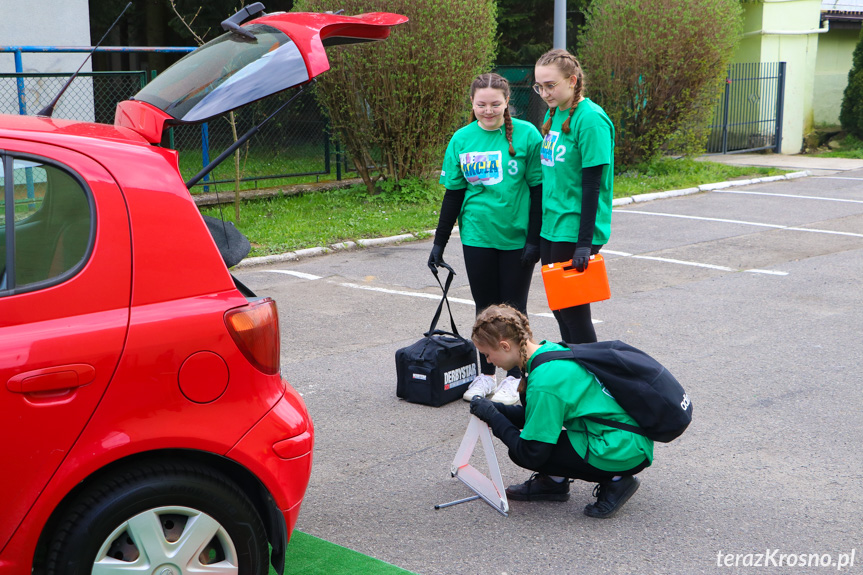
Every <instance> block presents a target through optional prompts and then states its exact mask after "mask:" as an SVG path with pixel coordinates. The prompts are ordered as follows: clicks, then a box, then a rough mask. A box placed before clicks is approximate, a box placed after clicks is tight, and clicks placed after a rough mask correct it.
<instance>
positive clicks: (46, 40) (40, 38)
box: [0, 0, 92, 119]
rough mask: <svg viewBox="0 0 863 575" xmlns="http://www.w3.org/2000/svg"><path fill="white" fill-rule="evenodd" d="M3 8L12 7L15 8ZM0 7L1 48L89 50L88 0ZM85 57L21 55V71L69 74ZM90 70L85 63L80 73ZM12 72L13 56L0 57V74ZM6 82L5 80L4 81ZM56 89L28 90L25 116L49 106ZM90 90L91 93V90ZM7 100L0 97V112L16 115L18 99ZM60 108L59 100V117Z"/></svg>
mask: <svg viewBox="0 0 863 575" xmlns="http://www.w3.org/2000/svg"><path fill="white" fill-rule="evenodd" d="M6 4H10V5H12V4H15V7H14V8H12V7H11V6H6ZM0 7H2V18H0V38H2V44H3V45H4V46H76V47H80V46H90V12H89V8H88V5H87V0H27V2H17V3H13V2H12V0H2V1H0ZM34 15H38V17H34ZM86 56H87V55H86V54H83V53H44V54H26V53H25V54H22V55H21V60H22V65H23V66H22V71H23V72H29V73H34V72H68V73H72V72H74V71H75V70H77V69H78V67H79V66H80V65H81V63H82V62H83V61H84V58H86ZM90 70H91V68H90V66H89V62H88V63H87V64H86V65H85V66H84V68H82V70H81V71H82V72H89V71H90ZM13 72H15V56H14V54H12V53H9V52H3V53H0V73H13ZM5 82H8V80H4V83H5ZM56 86H57V83H56V82H40V85H39V86H37V87H34V88H33V89H32V90H30V89H28V92H27V112H28V113H30V114H33V113H35V112H36V111H38V110H39V109H41V108H42V107H43V106H44V105H46V104H47V103H48V102H50V100H51V99H52V98H53V97H54V95H55V94H56V92H54V90H55V88H56ZM40 88H42V89H40ZM90 90H91V93H92V88H91V89H90ZM49 92H51V93H49ZM91 99H92V98H91ZM9 100H10V98H9V95H8V94H5V93H4V94H3V95H2V97H0V112H3V113H13V114H16V113H18V104H17V98H12V100H13V102H12V103H10V101H9ZM62 106H63V101H62V100H61V102H60V104H59V106H58V108H57V112H58V113H59V112H61V108H62ZM81 119H84V118H81Z"/></svg>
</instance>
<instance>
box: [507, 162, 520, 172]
mask: <svg viewBox="0 0 863 575" xmlns="http://www.w3.org/2000/svg"><path fill="white" fill-rule="evenodd" d="M507 164H508V165H509V169H508V170H507V173H508V174H509V175H510V176H514V175H516V174H517V173H518V162H517V161H515V160H510V161H509V162H508V163H507Z"/></svg>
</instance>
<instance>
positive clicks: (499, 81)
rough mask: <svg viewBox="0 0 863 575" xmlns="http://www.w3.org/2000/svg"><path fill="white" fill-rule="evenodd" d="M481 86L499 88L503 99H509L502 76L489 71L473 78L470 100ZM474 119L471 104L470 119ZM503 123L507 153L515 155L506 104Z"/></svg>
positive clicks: (474, 115) (510, 122) (507, 86)
mask: <svg viewBox="0 0 863 575" xmlns="http://www.w3.org/2000/svg"><path fill="white" fill-rule="evenodd" d="M483 88H491V89H493V90H500V91H501V92H503V99H504V100H507V101H509V92H510V90H509V82H507V80H506V78H504V77H503V76H501V75H499V74H494V73H491V72H489V73H487V74H480V75H479V76H477V77H476V78H474V80H473V82H472V83H471V85H470V99H471V101H473V96H474V94H476V91H477V90H481V89H483ZM474 120H476V114H475V113H474V111H473V106H471V109H470V121H471V122H473V121H474ZM503 125H504V128H505V134H506V140H507V141H508V142H509V155H510V156H515V148H514V147H513V145H512V116H511V115H510V113H509V106H508V105H507V107H506V110H504V111H503Z"/></svg>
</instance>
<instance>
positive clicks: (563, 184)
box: [540, 98, 614, 245]
mask: <svg viewBox="0 0 863 575" xmlns="http://www.w3.org/2000/svg"><path fill="white" fill-rule="evenodd" d="M548 114H549V112H546V116H545V117H546V120H547V119H548ZM568 115H569V110H561V109H560V108H558V109H557V110H556V111H555V113H554V118H552V122H551V129H550V130H549V132H548V134H546V135H545V138H544V139H543V141H542V152H541V156H542V231H541V232H540V235H541V236H542V237H544V238H545V239H547V240H551V241H553V242H576V241H578V226H579V224H580V222H581V170H582V168H590V167H593V166H602V165H604V164H605V167H604V168H603V169H602V182H601V184H600V186H599V207H598V209H597V212H596V226H595V228H594V231H593V243H594V244H598V245H603V244H607V243H608V236H609V235H610V234H611V200H612V194H613V188H614V125H613V124H612V123H611V120H610V119H609V118H608V115H606V113H605V111H604V110H603V109H602V108H600V107H599V106H597V105H596V104H594V103H593V102H592V101H591V100H590V98H585V99H584V100H582V101H581V102H580V103H579V104H578V107H577V108H576V109H575V112H574V113H573V114H572V119H571V120H570V121H569V129H570V131H569V133H568V134H564V133H563V130H561V126H563V123H564V121H566V118H567V116H568Z"/></svg>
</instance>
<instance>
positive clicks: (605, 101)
mask: <svg viewBox="0 0 863 575" xmlns="http://www.w3.org/2000/svg"><path fill="white" fill-rule="evenodd" d="M741 14H742V10H741V7H740V4H739V2H738V0H593V2H592V3H591V5H590V7H589V8H588V10H587V13H586V18H585V29H584V30H583V33H582V35H581V43H580V44H581V45H580V49H579V52H578V56H579V59H580V61H581V63H582V66H583V67H584V69H585V73H586V76H587V81H586V87H587V95H588V96H589V97H590V98H591V99H592V100H594V101H595V102H596V103H597V104H599V105H600V106H602V107H603V108H604V109H605V111H606V113H607V114H608V115H609V117H610V118H611V120H612V122H614V125H615V128H616V130H617V145H616V149H615V162H616V163H618V164H619V165H620V166H621V167H625V166H629V165H635V164H638V163H641V162H645V161H650V160H652V159H653V158H655V157H656V156H657V155H658V154H659V153H660V152H662V151H663V149H667V148H674V149H675V150H676V151H681V152H683V153H685V154H693V153H696V152H700V151H701V150H702V149H703V145H704V142H705V140H706V133H707V127H708V124H709V121H710V114H711V110H712V104H713V100H714V98H715V97H716V96H717V95H718V91H719V87H720V79H721V78H722V77H723V74H724V73H725V71H726V68H727V65H728V62H729V61H730V60H731V56H732V53H733V51H734V47H735V44H736V42H737V39H738V38H739V36H740V30H741V25H742V16H741Z"/></svg>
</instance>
